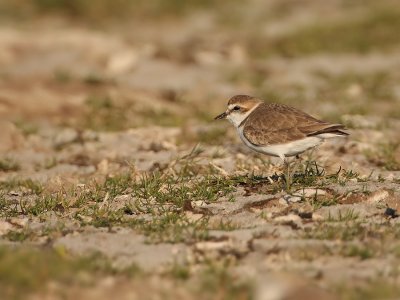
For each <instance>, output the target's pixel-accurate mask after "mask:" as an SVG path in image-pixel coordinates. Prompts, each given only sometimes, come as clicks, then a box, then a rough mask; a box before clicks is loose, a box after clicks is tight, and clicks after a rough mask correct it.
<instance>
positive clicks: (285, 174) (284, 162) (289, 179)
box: [283, 158, 292, 191]
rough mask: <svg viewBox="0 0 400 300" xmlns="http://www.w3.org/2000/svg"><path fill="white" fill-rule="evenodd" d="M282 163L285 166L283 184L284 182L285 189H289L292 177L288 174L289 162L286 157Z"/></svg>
mask: <svg viewBox="0 0 400 300" xmlns="http://www.w3.org/2000/svg"><path fill="white" fill-rule="evenodd" d="M283 164H284V168H285V173H284V176H285V184H286V191H290V187H291V185H292V178H291V174H290V162H289V160H288V159H285V158H283Z"/></svg>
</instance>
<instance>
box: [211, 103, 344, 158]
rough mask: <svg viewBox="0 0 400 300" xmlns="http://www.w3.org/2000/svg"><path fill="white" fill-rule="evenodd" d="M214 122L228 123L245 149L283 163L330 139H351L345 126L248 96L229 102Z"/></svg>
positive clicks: (286, 106) (283, 105) (289, 107)
mask: <svg viewBox="0 0 400 300" xmlns="http://www.w3.org/2000/svg"><path fill="white" fill-rule="evenodd" d="M214 119H215V120H221V119H228V120H229V121H230V122H231V123H232V124H233V125H234V126H235V128H236V129H237V132H238V134H239V137H240V139H241V140H242V142H243V143H244V144H245V145H246V146H248V147H249V148H250V149H252V150H254V151H257V152H259V153H263V154H267V155H270V156H274V157H279V158H280V159H281V160H282V162H283V163H285V162H286V159H287V158H288V157H292V156H296V157H298V156H299V155H300V154H301V153H303V152H305V151H307V150H309V149H312V148H315V147H317V146H319V145H320V144H321V143H322V142H324V141H325V140H327V139H331V138H335V137H346V136H348V135H349V134H348V133H347V132H345V131H344V130H346V128H345V126H344V125H342V124H335V123H329V122H326V121H322V120H319V119H316V118H314V117H312V116H310V115H309V114H307V113H305V112H303V111H301V110H299V109H297V108H294V107H291V106H288V105H285V104H279V103H266V102H264V101H262V100H261V99H258V98H257V97H253V96H249V95H236V96H233V97H232V98H230V99H229V101H228V109H227V110H226V111H225V112H223V113H222V114H220V115H218V116H216V117H215V118H214Z"/></svg>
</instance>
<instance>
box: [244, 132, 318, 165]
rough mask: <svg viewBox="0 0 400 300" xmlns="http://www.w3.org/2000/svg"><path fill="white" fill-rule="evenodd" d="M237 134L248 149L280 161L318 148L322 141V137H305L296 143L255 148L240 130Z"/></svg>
mask: <svg viewBox="0 0 400 300" xmlns="http://www.w3.org/2000/svg"><path fill="white" fill-rule="evenodd" d="M238 132H239V136H240V139H241V140H242V141H243V143H245V144H246V146H248V147H249V148H251V149H253V150H255V151H257V152H260V153H263V154H268V155H272V156H277V157H280V158H282V159H284V158H285V157H289V156H294V155H297V154H300V153H303V152H304V151H306V150H308V149H311V148H314V147H316V146H318V145H319V144H321V143H322V142H323V140H324V138H323V137H318V136H310V137H306V138H304V139H301V140H297V141H293V142H289V143H285V144H275V145H267V146H257V145H254V144H252V143H250V142H249V141H248V140H247V139H246V138H245V137H244V135H243V129H242V128H238Z"/></svg>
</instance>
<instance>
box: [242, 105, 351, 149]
mask: <svg viewBox="0 0 400 300" xmlns="http://www.w3.org/2000/svg"><path fill="white" fill-rule="evenodd" d="M340 129H344V126H343V125H340V124H330V123H327V122H323V121H320V120H318V119H315V118H314V117H311V116H310V115H308V114H306V113H304V112H302V111H299V110H297V109H295V108H292V107H288V106H284V105H276V106H273V107H272V109H271V107H270V105H265V106H263V107H260V110H259V111H258V113H256V114H254V115H250V116H249V118H248V119H247V120H246V123H245V124H244V128H243V135H244V136H245V137H246V138H247V139H248V140H249V142H250V143H252V144H254V145H271V144H282V143H288V142H291V141H295V140H298V139H302V138H305V137H307V136H314V135H318V134H322V133H331V132H338V131H339V130H340ZM339 132H340V131H339Z"/></svg>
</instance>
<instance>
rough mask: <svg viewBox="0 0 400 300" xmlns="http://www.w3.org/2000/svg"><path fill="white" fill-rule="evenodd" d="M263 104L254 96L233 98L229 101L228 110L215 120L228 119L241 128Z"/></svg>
mask: <svg viewBox="0 0 400 300" xmlns="http://www.w3.org/2000/svg"><path fill="white" fill-rule="evenodd" d="M261 102H262V101H261V100H259V99H257V98H255V97H252V96H247V95H236V96H233V97H232V98H231V99H229V101H228V109H227V110H226V111H225V112H223V113H222V114H220V115H218V116H216V117H215V118H214V120H221V119H228V120H229V121H230V122H231V123H232V124H233V125H234V126H235V127H239V126H240V124H242V122H243V121H244V120H245V119H246V118H247V117H248V116H249V114H250V113H251V112H252V111H253V110H254V109H255V108H256V107H257V106H258V105H259V104H260V103H261Z"/></svg>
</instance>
